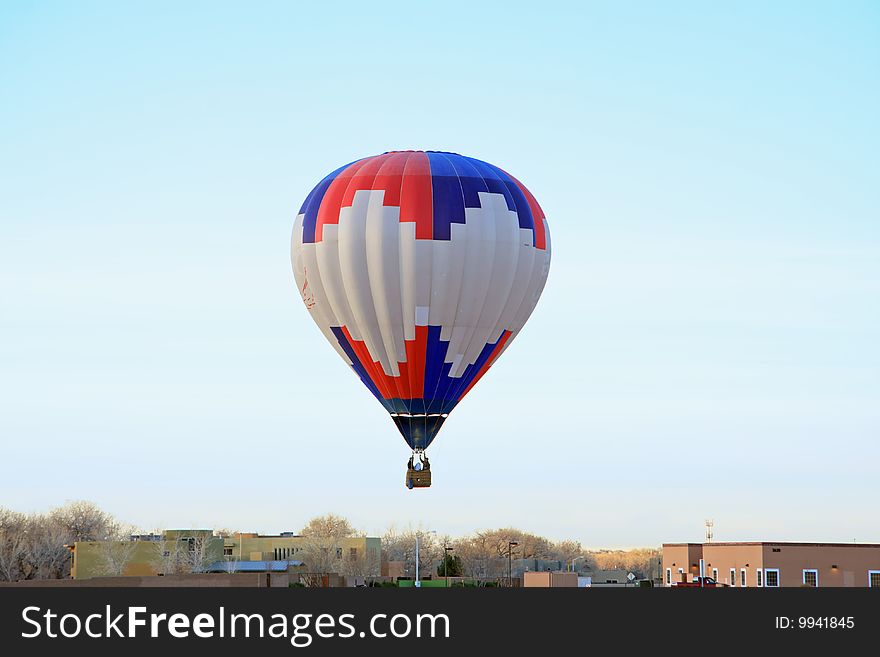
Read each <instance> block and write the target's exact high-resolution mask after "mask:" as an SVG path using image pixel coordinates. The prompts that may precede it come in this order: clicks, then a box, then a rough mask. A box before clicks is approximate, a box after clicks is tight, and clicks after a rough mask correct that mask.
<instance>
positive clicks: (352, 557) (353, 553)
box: [348, 547, 358, 561]
mask: <svg viewBox="0 0 880 657" xmlns="http://www.w3.org/2000/svg"><path fill="white" fill-rule="evenodd" d="M357 558H358V549H357V548H356V547H354V548H351V549H349V551H348V559H349V561H357Z"/></svg>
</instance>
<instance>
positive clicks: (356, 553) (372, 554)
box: [223, 534, 382, 576]
mask: <svg viewBox="0 0 880 657" xmlns="http://www.w3.org/2000/svg"><path fill="white" fill-rule="evenodd" d="M325 542H326V544H327V546H328V549H336V550H338V554H339V560H340V570H342V567H343V565H344V561H345V560H347V559H352V558H356V559H365V560H366V563H368V564H370V565H371V566H374V567H373V568H372V569H373V570H375V573H367V574H374V575H377V576H378V575H379V572H380V567H381V558H382V540H381V539H380V538H376V537H364V536H356V537H350V538H343V539H340V540H339V541H336V542H335V541H332V540H330V539H327V540H326V541H325ZM311 545H313V539H310V538H306V537H304V536H280V535H279V536H264V535H260V534H235V535H233V536H229V537H226V538H225V539H224V544H223V549H224V552H225V554H226V555H227V558H228V557H231V558H233V559H239V560H242V561H271V560H276V559H296V560H300V561H304V562H306V563H305V566H306V569H308V568H309V566H310V564H309V563H308V559H307V556H306V552H307V551H308V550H309V547H310V546H311Z"/></svg>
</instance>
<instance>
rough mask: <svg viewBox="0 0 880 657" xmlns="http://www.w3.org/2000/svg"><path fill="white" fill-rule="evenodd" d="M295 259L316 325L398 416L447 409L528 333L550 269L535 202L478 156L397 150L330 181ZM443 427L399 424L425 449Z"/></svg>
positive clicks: (310, 204) (312, 209) (315, 199)
mask: <svg viewBox="0 0 880 657" xmlns="http://www.w3.org/2000/svg"><path fill="white" fill-rule="evenodd" d="M291 257H292V262H293V269H294V275H295V277H296V280H297V285H298V287H299V289H300V291H301V293H302V296H303V300H304V301H305V303H306V306H307V308H308V309H309V311H310V313H311V314H312V317H313V319H314V320H315V322H316V323H317V325H318V327H319V328H320V329H321V331H322V332H323V333H324V335H325V336H326V337H327V339H328V341H330V343H331V344H332V345H333V346H334V347H335V348H336V350H337V352H338V353H339V354H340V356H341V357H342V358H343V359H345V361H346V362H347V363H348V364H349V365H350V366H351V367H352V369H354V371H355V372H356V373H357V374H358V376H359V377H360V378H361V380H362V381H363V382H364V384H365V385H366V387H367V388H368V389H369V390H370V391H371V392H372V393H373V394H374V395H375V396H376V398H377V399H379V401H380V402H381V403H382V404H383V406H385V408H386V409H387V410H388V411H389V412H390V413H392V414H393V415H397V414H405V415H406V416H425V415H442V416H443V417H445V415H446V414H448V413H449V412H451V411H452V409H453V408H454V407H455V405H456V404H457V403H458V402H459V401H460V400H461V399H462V398H463V397H464V395H465V394H467V392H468V391H469V390H470V389H471V388H472V387H473V386H474V384H475V383H476V382H477V381H478V380H479V379H480V378H481V377H482V376H483V375H484V374H485V372H486V371H487V370H488V369H489V367H491V365H492V363H493V362H495V360H496V359H497V358H498V356H500V354H501V353H502V352H503V351H504V350H505V349H506V348H507V346H508V345H509V344H510V343H511V341H512V340H513V338H514V337H515V336H516V334H517V333H518V332H519V331H520V330H521V329H522V327H523V325H524V324H525V322H526V320H527V319H528V317H529V315H530V314H531V312H532V310H533V309H534V307H535V304H536V303H537V300H538V297H539V296H540V294H541V291H542V289H543V287H544V283H545V282H546V278H547V272H548V269H549V264H550V243H549V231H548V228H547V223H546V219H545V217H544V215H543V212H542V211H541V210H540V206H538V204H537V201H535V199H534V197H533V196H532V195H531V194H530V193H529V192H528V190H526V189H525V187H524V186H523V185H522V184H521V183H519V181H517V180H516V179H514V178H513V177H511V176H509V175H508V174H506V173H505V172H503V171H502V170H501V169H498V168H497V167H493V166H492V165H489V164H486V163H484V162H480V161H479V160H475V159H473V158H465V157H463V156H460V155H455V154H450V153H437V152H427V153H425V152H421V151H405V152H392V153H386V154H383V155H379V156H376V157H372V158H365V159H363V160H358V161H356V162H354V163H352V164H349V165H346V166H345V167H341V168H340V169H337V170H336V171H334V172H333V173H332V174H330V175H329V176H327V177H326V178H324V180H322V181H321V182H320V183H319V184H318V185H317V186H316V187H315V189H314V190H313V191H312V193H311V194H309V196H308V197H307V198H306V201H305V202H304V203H303V206H302V208H301V209H300V212H299V214H298V215H297V218H296V221H295V223H294V230H293V237H292V253H291ZM440 424H442V420H439V421H438V422H437V423H436V427H433V428H429V429H428V430H426V431H415V430H413V431H410V430H409V429H407V428H406V427H407V426H408V423H404V426H401V422H398V426H399V428H400V429H401V432H402V433H403V434H404V438H405V439H406V440H407V442H408V443H409V444H410V446H411V447H413V448H414V449H415V448H424V447H427V445H428V444H430V441H431V440H433V437H434V434H436V430H438V429H439V425H440Z"/></svg>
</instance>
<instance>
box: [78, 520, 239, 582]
mask: <svg viewBox="0 0 880 657" xmlns="http://www.w3.org/2000/svg"><path fill="white" fill-rule="evenodd" d="M67 547H68V549H69V550H70V552H71V559H72V560H71V566H70V576H71V577H72V578H73V579H92V578H93V577H120V576H122V577H138V576H140V577H146V576H155V575H172V574H179V573H180V572H184V571H192V570H198V569H199V567H200V566H202V565H204V564H207V563H210V562H213V561H218V560H220V559H222V558H223V539H222V538H220V537H218V536H214V532H213V531H212V530H210V529H169V530H167V531H165V532H164V533H163V534H161V535H158V534H150V535H142V536H132V538H131V540H126V541H77V542H76V543H74V544H73V545H69V546H67Z"/></svg>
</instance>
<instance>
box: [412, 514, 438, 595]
mask: <svg viewBox="0 0 880 657" xmlns="http://www.w3.org/2000/svg"><path fill="white" fill-rule="evenodd" d="M420 533H421V532H416V581H415V587H416V588H417V589H420V588H422V581H421V580H420V579H419V571H420V570H421V568H419V534H420ZM425 533H426V534H436V533H437V532H436V531H435V530H433V529H429V530H428V531H426V532H425Z"/></svg>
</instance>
